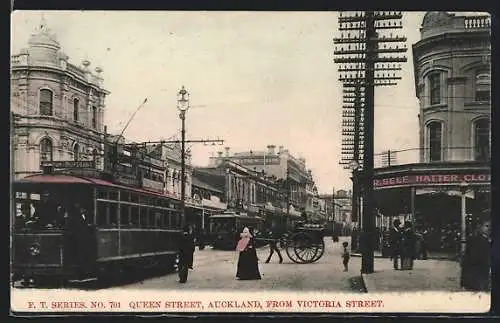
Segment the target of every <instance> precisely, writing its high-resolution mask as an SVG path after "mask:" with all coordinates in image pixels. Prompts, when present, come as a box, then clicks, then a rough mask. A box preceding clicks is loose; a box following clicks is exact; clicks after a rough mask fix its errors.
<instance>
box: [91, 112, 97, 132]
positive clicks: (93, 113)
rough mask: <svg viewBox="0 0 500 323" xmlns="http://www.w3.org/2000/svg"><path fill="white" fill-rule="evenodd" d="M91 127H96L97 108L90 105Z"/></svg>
mask: <svg viewBox="0 0 500 323" xmlns="http://www.w3.org/2000/svg"><path fill="white" fill-rule="evenodd" d="M92 128H94V129H97V108H96V107H92Z"/></svg>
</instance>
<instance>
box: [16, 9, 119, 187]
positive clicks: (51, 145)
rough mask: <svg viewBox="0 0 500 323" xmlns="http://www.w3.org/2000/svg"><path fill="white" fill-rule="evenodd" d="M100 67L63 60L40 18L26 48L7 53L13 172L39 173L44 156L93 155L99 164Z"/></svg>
mask: <svg viewBox="0 0 500 323" xmlns="http://www.w3.org/2000/svg"><path fill="white" fill-rule="evenodd" d="M101 73H102V69H101V68H99V67H96V68H95V72H92V71H91V70H90V62H89V61H86V60H85V61H83V62H82V66H81V67H77V66H75V65H72V64H71V63H68V56H67V55H65V54H64V52H63V51H62V50H61V46H60V44H59V42H58V41H57V40H56V38H55V36H54V35H53V34H52V33H51V32H50V30H49V29H48V28H47V24H46V23H45V21H44V20H43V18H42V21H41V22H40V24H39V28H38V29H37V31H36V32H35V33H34V34H32V35H31V37H30V39H29V42H28V48H26V49H22V50H21V51H20V53H19V54H17V55H13V56H12V58H11V112H12V118H13V122H12V129H11V132H12V155H13V156H12V157H13V161H12V162H13V165H14V167H13V172H14V177H15V178H22V177H24V176H27V175H30V174H34V173H39V172H40V171H41V167H40V165H41V162H42V161H43V160H53V161H61V160H95V161H96V164H97V168H99V169H102V168H103V162H102V156H103V155H104V135H103V133H104V125H103V115H104V109H105V104H104V99H105V97H106V95H108V94H109V92H108V91H106V90H105V89H103V88H102V80H103V79H102V76H101Z"/></svg>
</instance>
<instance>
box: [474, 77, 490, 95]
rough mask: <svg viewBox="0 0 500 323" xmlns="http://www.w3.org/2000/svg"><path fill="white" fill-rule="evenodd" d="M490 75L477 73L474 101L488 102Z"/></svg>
mask: <svg viewBox="0 0 500 323" xmlns="http://www.w3.org/2000/svg"><path fill="white" fill-rule="evenodd" d="M490 92H491V75H490V74H489V73H485V72H482V73H478V74H477V75H476V92H475V100H476V101H480V102H488V101H490V97H491V95H490Z"/></svg>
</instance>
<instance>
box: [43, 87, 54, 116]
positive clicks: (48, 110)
mask: <svg viewBox="0 0 500 323" xmlns="http://www.w3.org/2000/svg"><path fill="white" fill-rule="evenodd" d="M40 114H41V115H44V116H51V115H52V91H51V90H48V89H41V90H40Z"/></svg>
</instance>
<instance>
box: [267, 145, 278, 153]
mask: <svg viewBox="0 0 500 323" xmlns="http://www.w3.org/2000/svg"><path fill="white" fill-rule="evenodd" d="M274 148H276V146H275V145H267V150H268V152H269V155H274Z"/></svg>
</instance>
